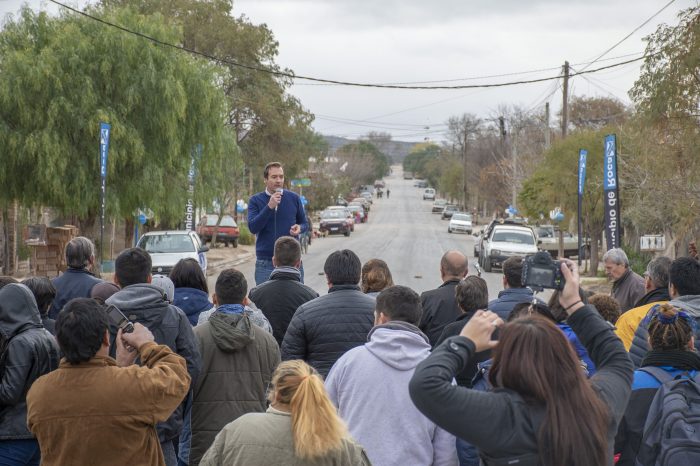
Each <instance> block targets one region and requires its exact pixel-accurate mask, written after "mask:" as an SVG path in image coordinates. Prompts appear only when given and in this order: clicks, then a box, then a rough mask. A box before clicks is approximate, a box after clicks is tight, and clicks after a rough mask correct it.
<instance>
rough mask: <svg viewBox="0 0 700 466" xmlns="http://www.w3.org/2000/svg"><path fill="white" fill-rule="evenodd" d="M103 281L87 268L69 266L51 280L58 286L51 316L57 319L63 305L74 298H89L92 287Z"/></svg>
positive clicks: (50, 312) (50, 310)
mask: <svg viewBox="0 0 700 466" xmlns="http://www.w3.org/2000/svg"><path fill="white" fill-rule="evenodd" d="M100 282H102V280H100V279H99V278H97V277H95V276H94V275H93V274H91V273H90V272H88V271H87V269H73V268H69V269H68V270H66V271H65V272H63V274H62V275H61V276H59V277H56V278H54V279H53V280H51V283H53V286H54V287H55V288H56V297H55V298H54V300H53V303H51V307H50V308H49V317H51V318H52V319H55V318H56V317H57V316H58V313H59V312H61V309H63V306H65V305H66V303H67V302H68V301H70V300H71V299H73V298H89V297H90V292H91V291H92V287H93V286H95V285H97V284H98V283H100Z"/></svg>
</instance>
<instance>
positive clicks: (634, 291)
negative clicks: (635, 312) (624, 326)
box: [610, 269, 645, 314]
mask: <svg viewBox="0 0 700 466" xmlns="http://www.w3.org/2000/svg"><path fill="white" fill-rule="evenodd" d="M644 293H645V291H644V279H643V278H642V277H640V276H639V275H638V274H637V273H635V272H634V271H632V269H627V272H625V274H624V275H623V276H622V277H620V279H619V280H616V281H615V282H614V283H613V286H612V292H611V293H610V296H612V297H613V298H615V300H616V301H617V302H618V303H620V310H621V311H622V313H623V314H624V313H625V312H627V311H629V310H630V309H632V308H633V307H635V306H636V304H637V301H639V299H640V298H641V297H642V296H644Z"/></svg>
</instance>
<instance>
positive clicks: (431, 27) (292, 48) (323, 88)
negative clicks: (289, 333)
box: [0, 0, 697, 141]
mask: <svg viewBox="0 0 700 466" xmlns="http://www.w3.org/2000/svg"><path fill="white" fill-rule="evenodd" d="M22 3H28V4H29V5H30V6H31V7H32V8H37V9H39V8H41V9H49V10H51V11H56V9H55V8H54V7H53V6H51V4H50V3H49V2H47V1H45V0H31V1H28V2H22V1H18V0H0V14H5V13H8V12H14V11H16V10H17V8H18V7H19V5H20V4H22ZM68 3H69V4H71V5H74V6H75V5H78V6H80V5H84V4H85V3H87V2H86V1H85V0H82V1H76V0H72V1H68ZM667 3H668V0H614V1H610V0H530V1H523V0H499V1H493V0H491V1H487V0H479V1H475V0H434V1H432V2H428V1H425V0H238V1H235V2H234V14H235V15H236V16H238V15H241V14H245V15H246V16H248V17H249V18H250V19H251V20H252V21H253V22H254V23H266V24H267V25H268V26H269V27H270V29H271V30H272V31H273V32H274V34H275V37H276V39H277V40H278V41H279V43H280V47H279V50H280V54H279V57H278V63H279V64H280V65H281V66H283V67H287V68H290V69H292V70H294V71H295V72H296V73H297V74H298V75H305V76H314V77H321V78H327V79H334V80H343V81H356V82H366V83H404V82H417V81H444V80H457V79H461V78H473V77H481V76H492V75H499V74H507V73H519V72H524V71H531V70H537V69H542V68H559V67H561V65H562V64H563V62H564V61H565V60H568V61H569V62H570V63H571V64H572V65H573V69H574V70H576V69H581V68H584V67H585V66H586V65H585V64H584V63H586V62H588V61H591V60H593V59H595V58H597V57H598V56H599V55H601V54H602V53H603V52H604V51H606V50H607V49H608V48H610V47H611V46H613V45H614V44H615V43H616V42H618V41H619V40H620V39H622V38H623V37H625V36H626V35H627V34H629V33H630V32H632V31H633V30H634V29H636V28H637V27H638V26H640V25H641V24H642V23H644V22H645V21H646V20H647V19H649V17H651V16H652V15H653V14H654V13H656V12H657V11H658V10H659V9H661V8H662V7H663V6H664V5H666V4H667ZM696 4H697V1H694V0H676V1H675V2H674V3H673V4H671V5H670V6H669V7H668V8H666V9H665V10H664V11H663V12H662V13H660V14H659V15H658V16H656V17H655V18H654V19H653V20H651V22H650V23H649V24H648V25H646V26H645V27H643V28H641V29H640V30H639V31H638V32H636V33H635V34H633V35H632V36H631V37H630V38H628V39H627V40H625V41H624V42H623V43H622V44H620V45H619V46H617V47H616V48H615V49H614V50H612V51H611V52H610V53H608V54H607V55H606V56H605V57H604V59H603V60H602V61H600V62H598V63H596V64H594V65H592V66H591V68H596V67H599V66H604V65H607V64H612V63H616V62H619V61H624V60H627V59H630V58H634V57H635V56H638V55H635V56H630V57H624V58H618V59H616V60H605V59H607V58H615V57H621V56H626V55H629V54H636V53H641V52H643V51H644V48H645V43H644V42H643V40H642V39H643V37H644V36H646V35H648V34H649V33H651V32H653V31H654V30H655V29H656V28H657V27H658V25H659V24H661V23H667V24H676V23H677V14H678V12H679V11H681V10H683V9H685V8H688V7H690V6H693V5H696ZM578 64H581V65H578ZM559 73H560V71H559V70H558V69H552V70H549V71H541V72H537V73H530V74H518V75H512V76H507V77H500V78H497V77H485V78H482V79H470V80H464V81H452V82H440V83H437V82H436V83H434V84H435V85H459V84H477V83H493V82H505V81H516V80H522V79H533V78H540V77H547V76H556V75H558V74H559ZM638 75H639V62H637V63H633V64H629V65H624V66H621V67H618V68H614V69H611V70H606V71H603V72H599V73H594V74H590V75H586V78H587V79H584V78H583V77H575V78H573V79H572V80H571V84H570V86H571V88H572V93H573V94H574V95H587V96H614V97H616V98H618V99H620V100H622V101H623V102H625V103H629V98H628V96H627V91H628V90H629V89H630V87H631V86H632V84H633V83H634V81H635V79H636V78H637V77H638ZM557 85H558V83H557V82H556V81H550V82H543V83H537V84H526V85H520V86H514V87H505V88H495V89H462V90H392V89H366V88H350V87H342V86H334V85H318V84H312V83H309V82H308V81H301V80H299V81H297V83H296V84H295V86H294V87H293V88H292V89H291V92H292V93H293V94H294V95H295V96H297V97H298V98H299V99H300V100H301V102H302V104H303V105H304V106H305V107H306V108H307V109H309V110H310V111H311V112H313V113H314V114H315V115H316V121H315V123H314V126H315V128H316V129H317V130H318V131H319V132H321V133H323V134H332V135H337V136H345V137H351V138H357V137H360V136H361V135H363V134H366V133H367V132H368V131H388V132H391V133H392V134H393V136H394V139H398V140H411V141H418V140H421V141H422V140H424V138H426V137H428V138H430V139H431V140H435V141H439V140H441V139H443V138H444V128H445V127H444V123H445V122H446V120H447V119H448V118H449V117H450V116H452V115H459V114H462V113H465V112H469V113H474V114H476V115H477V116H480V117H484V118H489V117H492V116H496V115H497V108H498V107H499V105H503V104H510V105H520V106H523V107H525V108H526V109H537V108H542V107H543V106H544V103H545V101H550V102H551V106H552V114H553V117H552V124H553V125H555V121H554V120H555V118H556V116H555V115H556V112H558V111H559V109H560V108H561V100H562V95H561V89H560V88H558V89H557ZM426 127H428V128H429V129H425V128H426Z"/></svg>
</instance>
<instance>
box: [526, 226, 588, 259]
mask: <svg viewBox="0 0 700 466" xmlns="http://www.w3.org/2000/svg"><path fill="white" fill-rule="evenodd" d="M535 233H537V239H538V240H539V245H540V249H542V250H543V251H549V254H550V255H551V256H552V258H554V259H556V258H557V257H558V256H559V229H558V228H555V227H554V225H540V226H538V227H536V228H535ZM562 233H563V235H562V236H563V239H564V257H572V256H578V235H574V234H572V233H569V232H568V231H564V232H562Z"/></svg>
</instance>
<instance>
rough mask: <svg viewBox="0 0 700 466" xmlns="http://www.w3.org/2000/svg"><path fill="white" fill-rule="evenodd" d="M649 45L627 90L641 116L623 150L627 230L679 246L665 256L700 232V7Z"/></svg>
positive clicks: (661, 31) (688, 11) (685, 13)
mask: <svg viewBox="0 0 700 466" xmlns="http://www.w3.org/2000/svg"><path fill="white" fill-rule="evenodd" d="M645 40H646V42H647V48H646V59H645V61H644V65H643V66H642V70H641V74H640V77H639V79H638V80H637V81H636V82H635V84H634V86H633V88H632V90H631V91H630V96H631V97H632V99H633V101H634V102H635V104H636V109H637V114H636V118H635V120H634V121H633V122H632V123H631V124H629V125H627V126H626V128H625V129H626V135H625V136H626V137H625V138H624V139H623V141H624V142H626V145H625V146H623V147H622V148H623V149H624V150H625V152H626V153H627V154H628V157H627V160H628V161H629V164H627V165H626V166H625V167H624V168H625V171H624V172H622V173H623V174H624V175H625V176H626V177H627V178H628V180H629V182H628V183H626V184H625V194H626V196H625V197H623V202H627V205H629V206H630V214H631V215H630V217H629V218H630V221H631V224H630V225H627V226H628V227H629V228H634V229H635V230H636V231H638V232H639V233H650V232H656V233H660V232H665V233H666V234H667V235H668V236H669V237H670V238H671V239H672V243H673V244H672V246H675V251H668V252H669V253H674V252H675V253H676V254H678V253H681V252H683V253H684V250H685V248H683V247H682V245H683V243H685V242H688V241H690V240H691V239H692V238H693V237H695V236H697V235H698V234H700V218H699V217H698V215H697V206H698V205H700V190H698V188H697V186H698V185H699V184H700V158H698V156H697V148H698V146H700V132H698V127H700V111H699V110H698V109H699V108H700V7H698V6H694V7H691V8H688V9H686V10H684V11H682V12H681V13H680V14H679V22H678V24H676V25H666V24H663V25H661V26H659V27H658V29H657V30H656V32H654V33H653V34H651V35H649V36H648V37H646V38H645ZM626 199H629V200H631V202H630V201H626ZM623 220H624V217H623Z"/></svg>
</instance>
